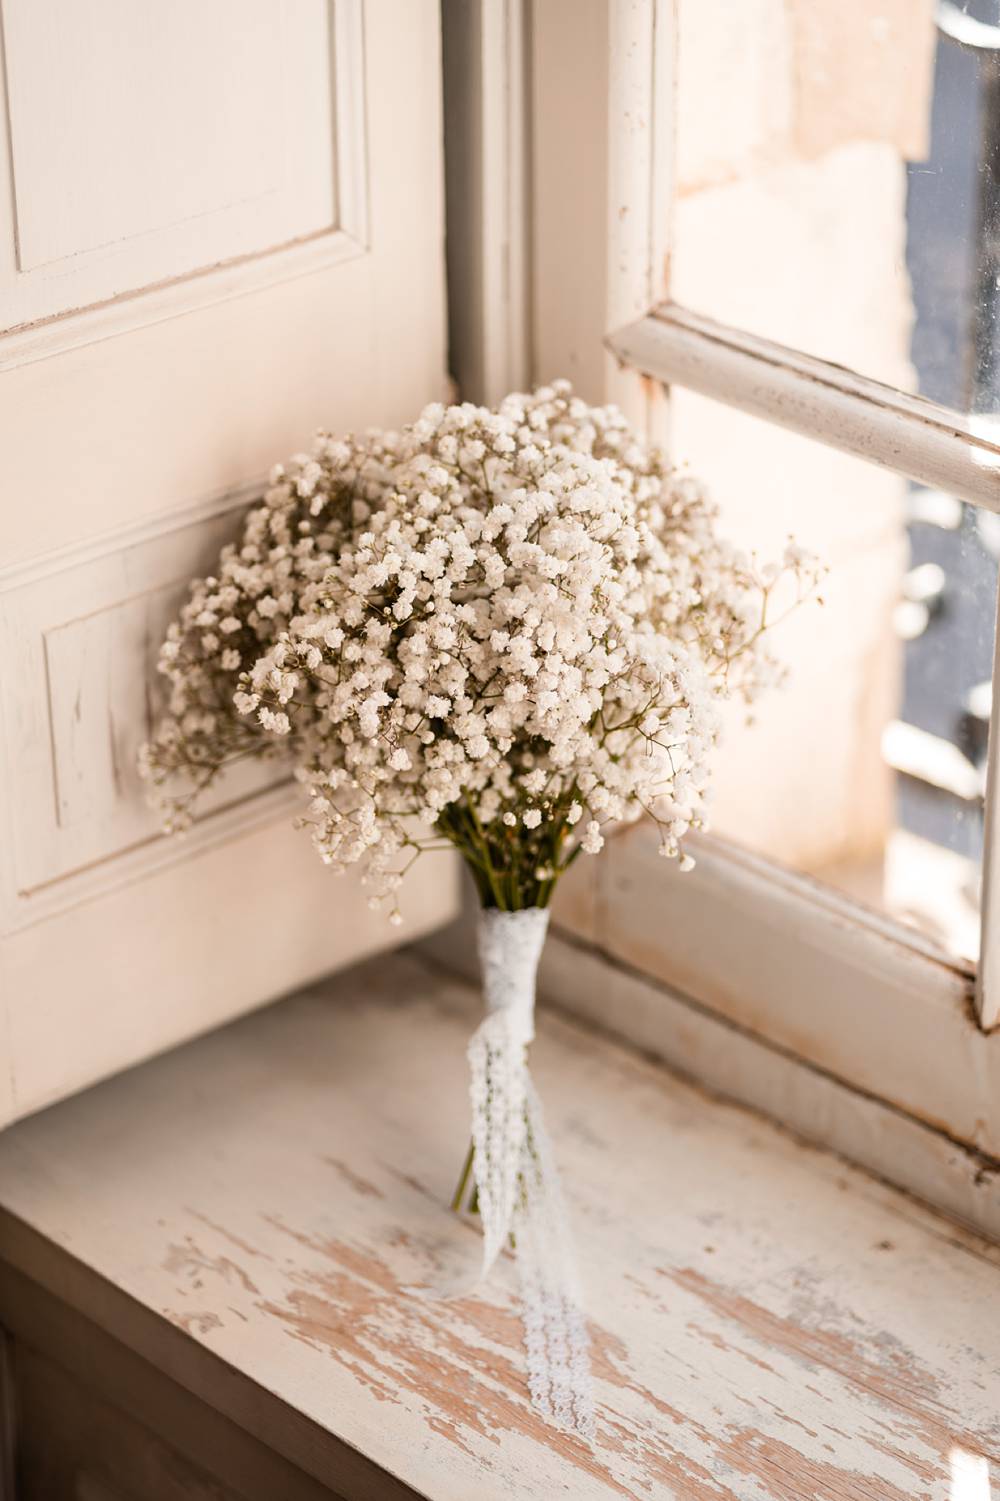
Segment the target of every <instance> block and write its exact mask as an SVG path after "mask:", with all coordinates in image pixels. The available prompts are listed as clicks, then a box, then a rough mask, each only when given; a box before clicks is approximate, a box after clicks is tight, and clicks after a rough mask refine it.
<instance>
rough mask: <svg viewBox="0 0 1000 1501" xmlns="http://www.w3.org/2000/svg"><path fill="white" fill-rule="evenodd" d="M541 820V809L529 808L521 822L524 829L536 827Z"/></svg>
mask: <svg viewBox="0 0 1000 1501" xmlns="http://www.w3.org/2000/svg"><path fill="white" fill-rule="evenodd" d="M541 821H542V814H541V809H539V808H529V809H528V811H527V813H526V814H525V815H524V817H523V819H522V820H521V822H522V823H523V824H524V827H525V828H526V829H537V828H538V825H539V824H540V823H541Z"/></svg>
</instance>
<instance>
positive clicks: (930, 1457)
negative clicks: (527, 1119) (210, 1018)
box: [0, 955, 1000, 1501]
mask: <svg viewBox="0 0 1000 1501" xmlns="http://www.w3.org/2000/svg"><path fill="white" fill-rule="evenodd" d="M476 1010H477V1001H476V997H475V995H474V994H473V992H472V991H471V990H470V989H469V988H468V987H466V986H465V985H463V984H462V983H461V982H459V981H456V980H453V979H449V978H448V977H447V976H445V975H443V974H441V973H439V972H437V971H435V970H433V969H431V968H429V967H428V966H427V965H426V964H425V963H424V962H422V961H420V960H418V959H416V958H414V957H411V956H407V955H402V956H397V957H393V958H388V959H379V960H377V961H374V962H372V963H370V964H368V965H366V966H364V967H362V968H359V969H356V970H354V971H352V972H350V973H348V974H345V975H342V976H339V977H337V978H335V979H332V980H330V981H329V982H327V983H325V984H323V985H319V986H316V987H314V988H312V989H310V990H309V991H307V992H304V993H302V994H300V995H298V996H296V997H293V998H291V999H290V1000H287V1001H285V1002H283V1003H281V1004H279V1005H277V1006H274V1007H272V1008H269V1009H268V1010H266V1011H263V1012H261V1013H259V1014H257V1015H255V1016H253V1017H250V1018H247V1019H244V1020H243V1021H240V1022H238V1023H235V1024H233V1025H232V1026H230V1027H227V1028H226V1029H224V1030H223V1031H220V1032H217V1033H215V1034H213V1035H211V1036H208V1037H205V1038H202V1039H201V1040H199V1041H197V1042H195V1043H192V1044H190V1045H189V1046H187V1047H185V1048H183V1049H180V1050H178V1051H177V1052H174V1053H172V1054H169V1055H167V1056H165V1057H163V1058H161V1059H158V1060H156V1061H155V1062H153V1063H150V1064H147V1065H145V1066H143V1067H142V1068H139V1069H136V1070H133V1071H132V1072H131V1073H129V1074H126V1075H124V1076H121V1077H119V1078H117V1079H114V1080H112V1081H110V1082H109V1083H106V1084H102V1085H100V1086H98V1087H96V1088H95V1089H93V1090H91V1091H89V1092H88V1093H87V1094H85V1095H82V1096H79V1097H77V1098H75V1099H73V1100H70V1101H68V1102H66V1103H64V1104H62V1105H59V1106H57V1107H55V1108H53V1109H52V1110H50V1111H48V1112H46V1113H44V1114H42V1115H39V1116H36V1117H34V1118H33V1119H30V1120H27V1121H24V1122H22V1123H21V1124H20V1125H18V1126H16V1127H14V1128H13V1129H11V1130H10V1131H8V1132H7V1133H6V1135H5V1136H3V1137H2V1138H0V1321H2V1323H3V1325H4V1326H5V1327H6V1329H7V1330H8V1331H9V1348H8V1352H7V1353H8V1360H7V1380H8V1384H9V1386H10V1387H11V1389H12V1392H13V1400H12V1401H11V1402H8V1404H7V1412H8V1425H7V1426H8V1440H9V1443H10V1444H11V1446H12V1447H13V1450H14V1462H15V1464H16V1466H17V1468H18V1470H19V1475H20V1483H21V1489H20V1490H19V1491H18V1496H19V1498H23V1501H43V1498H44V1501H56V1498H61V1497H63V1496H66V1497H75V1498H79V1501H160V1498H165V1501H181V1498H187V1501H190V1498H192V1497H196V1498H198V1501H209V1498H211V1501H233V1498H241V1501H299V1498H310V1501H311V1498H318V1497H320V1496H329V1495H334V1496H341V1497H344V1498H350V1501H355V1498H364V1501H375V1498H380V1501H381V1498H395V1497H404V1496H411V1495H416V1496H422V1497H427V1498H433V1501H473V1498H475V1501H491V1498H500V1497H503V1498H505V1501H506V1498H527V1497H532V1498H534V1497H538V1498H541V1501H549V1498H554V1497H557V1496H566V1497H571V1498H573V1501H598V1498H600V1501H611V1498H620V1497H629V1498H636V1501H660V1498H664V1501H666V1498H668V1497H669V1498H681V1501H686V1498H697V1501H809V1498H823V1501H827V1498H829V1501H855V1498H856V1501H862V1498H864V1501H916V1498H925V1497H926V1498H935V1501H943V1498H945V1497H947V1495H948V1483H949V1473H950V1466H951V1463H952V1460H951V1458H950V1455H951V1453H952V1451H953V1450H954V1449H959V1450H961V1451H962V1452H963V1453H965V1454H969V1455H973V1456H986V1457H987V1458H988V1459H989V1461H990V1463H991V1465H992V1466H993V1470H992V1475H993V1480H994V1485H995V1486H996V1485H998V1484H1000V1317H998V1314H997V1309H998V1307H1000V1250H998V1249H997V1248H995V1247H991V1246H989V1245H988V1244H987V1243H986V1242H984V1241H980V1240H978V1239H977V1238H976V1237H974V1236H972V1235H971V1234H966V1233H964V1232H962V1231H960V1230H958V1229H956V1228H955V1227H954V1226H953V1225H951V1224H950V1223H949V1222H947V1221H945V1220H942V1219H938V1218H937V1217H936V1216H935V1215H934V1214H932V1213H931V1212H929V1211H925V1210H923V1209H921V1208H920V1207H919V1206H917V1205H915V1204H914V1203H913V1202H912V1201H911V1200H909V1199H907V1198H906V1197H905V1196H904V1195H902V1194H897V1193H896V1192H895V1191H893V1190H891V1189H889V1188H887V1187H885V1186H883V1185H880V1184H878V1183H876V1182H875V1181H874V1180H872V1179H870V1178H868V1177H867V1176H866V1175H865V1174H864V1173H862V1172H860V1171H858V1170H854V1169H851V1168H849V1167H846V1166H845V1165H844V1164H843V1163H842V1162H841V1161H839V1160H838V1159H837V1158H834V1157H832V1156H829V1155H826V1154H824V1153H822V1152H819V1151H814V1150H811V1149H809V1148H806V1147H803V1146H801V1145H799V1144H797V1143H796V1142H794V1141H793V1140H791V1139H790V1138H789V1137H787V1136H785V1135H784V1134H783V1133H781V1132H780V1131H779V1130H778V1129H776V1128H775V1127H773V1126H770V1125H768V1124H767V1123H765V1122H764V1121H762V1120H760V1119H758V1118H757V1117H755V1116H754V1115H752V1114H750V1113H748V1112H746V1111H743V1110H740V1109H737V1108H735V1107H728V1106H725V1105H722V1104H720V1103H719V1102H718V1101H715V1100H712V1099H709V1098H708V1097H706V1096H705V1095H703V1094H702V1093H700V1092H699V1091H698V1090H697V1089H695V1088H692V1087H691V1086H689V1085H687V1084H683V1083H681V1082H679V1081H678V1080H677V1079H676V1078H674V1077H673V1076H671V1075H670V1074H669V1073H667V1072H665V1071H663V1070H660V1069H658V1068H657V1067H655V1066H654V1065H652V1064H650V1063H648V1062H646V1061H643V1060H641V1059H640V1058H638V1057H637V1056H635V1055H634V1054H632V1053H630V1052H629V1051H627V1050H626V1049H624V1048H619V1047H617V1046H615V1045H613V1044H610V1043H608V1042H606V1041H603V1040H601V1039H600V1038H598V1037H596V1036H593V1035H591V1034H589V1033H587V1032H585V1031H583V1030H579V1029H577V1028H576V1027H575V1026H574V1025H573V1024H571V1023H569V1022H567V1021H565V1020H561V1019H559V1018H555V1017H551V1016H543V1017H542V1019H541V1024H540V1035H539V1038H538V1040H537V1042H536V1044H535V1046H534V1050H533V1051H534V1068H535V1073H536V1077H537V1080H538V1083H539V1086H540V1089H541V1092H542V1096H543V1098H544V1100H545V1104H546V1109H547V1113H548V1116H549V1120H550V1124H551V1127H552V1131H553V1135H554V1137H555V1139H556V1143H557V1148H558V1151H559V1156H560V1159H561V1163H562V1166H563V1169H564V1173H565V1178H566V1182H567V1187H568V1190H569V1196H570V1200H571V1203H572V1206H573V1211H574V1218H575V1223H576V1228H577V1235H578V1241H579V1247H580V1256H581V1262H582V1271H583V1277H584V1282H585V1285H586V1289H587V1297H588V1304H589V1309H590V1312H591V1316H592V1328H593V1338H594V1357H595V1370H596V1377H597V1398H598V1439H597V1443H596V1445H595V1447H594V1449H593V1451H591V1450H589V1449H588V1448H587V1447H586V1446H585V1445H583V1444H582V1443H581V1442H578V1441H576V1440H573V1439H570V1438H567V1437H566V1436H564V1435H561V1434H559V1433H558V1432H556V1431H554V1430H552V1429H550V1428H549V1427H548V1426H547V1425H546V1424H545V1423H544V1422H542V1421H540V1420H539V1419H538V1418H537V1417H536V1416H535V1414H534V1413H533V1412H532V1410H531V1408H530V1406H529V1404H528V1399H527V1390H526V1385H525V1378H524V1362H523V1354H522V1348H521V1331H520V1326H519V1322H518V1318H517V1313H516V1301H515V1299H514V1290H513V1286H512V1278H511V1268H510V1267H509V1266H507V1267H506V1268H504V1270H503V1275H502V1276H501V1277H500V1278H499V1279H497V1280H496V1281H494V1282H493V1283H491V1284H490V1285H489V1286H487V1287H486V1288H484V1289H482V1290H481V1291H479V1292H477V1293H476V1294H474V1295H472V1296H466V1297H463V1298H461V1299H459V1300H457V1301H451V1302H448V1301H441V1300H438V1299H435V1298H434V1297H432V1296H428V1295H427V1289H429V1288H431V1287H433V1286H434V1285H436V1284H438V1283H439V1282H440V1281H441V1279H442V1278H444V1277H446V1276H448V1275H450V1274H452V1273H453V1272H454V1271H455V1270H456V1269H457V1268H459V1267H460V1266H462V1265H466V1266H472V1265H474V1263H475V1257H476V1254H477V1252H478V1244H477V1235H476V1231H475V1229H474V1227H472V1226H470V1225H468V1224H467V1223H465V1222H463V1221H461V1220H459V1219H458V1218H457V1217H455V1216H453V1215H450V1214H449V1213H448V1212H447V1211H446V1210H445V1209H444V1208H443V1207H442V1206H443V1205H444V1204H446V1203H447V1201H448V1198H449V1195H450V1193H451V1190H452V1188H453V1185H454V1178H455V1175H456V1173H457V1170H458V1168H459V1166H460V1164H461V1160H462V1156H463V1152H464V1147H465V1142H466V1134H467V1106H466V1097H465V1089H466V1080H465V1073H464V1048H465V1042H466V1039H467V1036H468V1032H469V1029H470V1026H471V1025H472V1022H473V1020H474V1017H475V1015H476ZM2 1479H3V1477H2V1476H0V1495H5V1494H6V1493H5V1492H4V1491H3V1489H2ZM8 1480H9V1475H8Z"/></svg>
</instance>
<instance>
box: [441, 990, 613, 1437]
mask: <svg viewBox="0 0 1000 1501" xmlns="http://www.w3.org/2000/svg"><path fill="white" fill-rule="evenodd" d="M468 1053H469V1064H470V1069H471V1086H470V1092H471V1096H472V1140H473V1148H474V1157H473V1161H474V1169H475V1175H476V1185H477V1188H478V1191H479V1210H480V1214H481V1216H482V1221H483V1266H482V1274H481V1275H482V1276H483V1277H486V1275H487V1274H488V1273H489V1271H490V1269H491V1268H492V1266H493V1264H494V1262H495V1261H496V1258H497V1257H498V1256H499V1254H500V1252H501V1251H502V1250H503V1248H504V1246H505V1245H506V1243H507V1241H508V1238H510V1237H513V1239H514V1243H515V1252H516V1257H517V1269H518V1277H519V1281H520V1285H521V1297H522V1304H523V1317H524V1329H525V1347H526V1353H527V1362H528V1383H529V1387H530V1390H531V1398H532V1402H533V1403H534V1405H535V1407H536V1408H537V1409H538V1411H539V1412H541V1413H542V1414H543V1416H545V1417H546V1418H549V1419H550V1420H551V1421H552V1422H555V1423H558V1424H559V1425H560V1426H562V1427H564V1428H567V1429H570V1430H571V1431H573V1432H576V1433H579V1434H581V1435H582V1436H583V1437H585V1438H588V1439H590V1438H592V1437H593V1432H594V1404H593V1395H592V1389H591V1380H590V1362H589V1354H588V1351H589V1341H588V1338H587V1331H586V1324H585V1321H584V1318H583V1313H582V1311H581V1300H580V1289H579V1280H578V1277H577V1271H576V1261H575V1257H574V1254H573V1244H572V1237H571V1234H570V1230H569V1221H568V1217H567V1213H566V1206H565V1202H564V1199H563V1193H562V1185H561V1183H560V1181H559V1174H558V1171H557V1169H556V1165H555V1160H554V1157H553V1154H552V1148H551V1145H550V1142H549V1137H548V1132H547V1131H546V1128H545V1119H544V1116H543V1114H542V1107H541V1102H540V1101H539V1099H538V1096H537V1094H536V1093H535V1090H534V1086H533V1085H532V1083H531V1081H530V1078H529V1075H528V1067H527V1061H526V1056H525V1044H524V1041H523V1034H520V1033H518V1031H517V1030H516V1029H515V1028H514V1027H513V1026H512V1025H511V1024H510V1019H509V1017H508V1016H507V1014H505V1013H503V1012H496V1013H494V1014H493V1015H491V1016H489V1017H487V1019H486V1020H485V1021H484V1022H483V1023H482V1025H481V1026H480V1027H479V1028H478V1029H477V1031H476V1032H475V1033H474V1034H473V1037H472V1040H471V1041H470V1043H469V1049H468Z"/></svg>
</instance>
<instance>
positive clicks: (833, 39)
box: [670, 0, 934, 869]
mask: <svg viewBox="0 0 1000 1501" xmlns="http://www.w3.org/2000/svg"><path fill="white" fill-rule="evenodd" d="M677 17H678V25H677V52H676V70H677V96H676V97H677V102H676V151H675V191H674V201H673V236H672V255H671V267H670V295H671V296H672V297H673V298H674V299H676V300H677V301H678V302H680V303H682V304H684V305H686V306H689V307H692V308H694V309H696V310H697V311H700V312H705V313H708V314H710V315H711V316H713V317H715V318H718V319H719V320H720V321H723V322H726V323H731V324H734V325H736V326H738V327H740V328H744V329H747V330H749V331H751V332H754V333H760V334H762V335H764V336H766V337H769V338H772V339H776V340H778V341H779V342H782V343H785V344H788V345H790V346H793V347H796V348H799V349H802V350H805V351H807V352H809V353H812V354H816V355H819V356H822V357H824V358H827V359H832V360H834V361H836V362H838V363H841V364H844V365H847V366H850V367H853V368H855V369H857V370H859V371H861V372H862V373H864V374H866V375H871V376H874V377H876V378H878V379H881V380H884V381H887V382H889V383H891V384H894V385H901V386H904V387H906V386H911V385H912V381H913V377H912V371H911V369H910V366H909V363H908V348H909V340H910V329H911V319H912V308H911V299H910V289H909V285H908V281H907V278H906V272H905V227H906V226H905V187H906V183H905V165H904V163H905V159H906V158H919V157H920V156H922V155H923V154H924V152H925V150H926V139H927V127H928V123H929V108H930V88H931V65H932V60H933V44H934V28H933V19H932V6H931V4H930V3H929V0H886V3H883V4H880V5H879V6H878V7H877V8H876V7H872V6H871V5H870V4H869V3H868V0H839V3H833V0H829V3H828V0H747V3H745V4H740V5H734V4H732V3H731V0H680V4H679V8H678V12H677ZM671 406H672V433H673V443H674V452H675V456H676V457H677V459H678V461H680V462H687V463H689V464H690V466H691V468H692V469H693V470H695V471H696V472H697V473H699V474H700V475H702V476H703V477H704V478H705V479H706V480H707V481H708V483H709V485H710V486H711V489H712V491H713V493H714V494H715V495H716V497H717V499H718V500H719V502H720V504H721V506H722V511H723V517H724V524H725V528H726V530H727V531H728V532H729V533H730V534H731V535H732V536H734V537H735V538H736V540H738V541H739V542H740V543H741V544H742V545H744V546H745V547H747V548H748V549H752V548H756V549H758V550H759V551H760V553H761V554H762V555H763V556H764V557H767V556H769V555H774V554H775V553H776V552H780V550H781V548H782V546H783V544H784V540H785V538H786V537H787V535H788V534H789V533H794V534H795V536H796V537H797V538H798V539H799V540H800V541H801V542H802V543H804V544H805V545H807V546H809V547H811V548H814V549H815V550H816V551H817V552H819V553H820V554H821V556H822V557H823V559H824V560H825V561H826V563H827V564H828V565H829V567H830V570H831V572H830V576H829V579H828V581H827V584H826V586H825V588H824V590H823V596H824V599H825V605H824V607H823V608H822V609H818V608H816V607H814V606H810V607H808V608H807V609H805V610H804V611H802V612H800V613H799V614H798V615H796V617H795V618H794V620H793V621H792V622H790V624H789V626H788V628H787V629H785V630H782V631H778V632H776V633H775V647H776V650H777V651H778V652H779V653H780V655H781V656H782V657H783V658H785V659H786V660H787V661H788V663H789V666H790V669H791V678H790V682H789V684H788V686H787V687H786V689H785V690H784V691H783V692H782V693H780V694H775V695H773V696H771V697H770V698H769V699H768V700H767V701H766V703H765V704H764V705H762V707H761V712H760V718H759V723H758V724H756V725H755V726H754V727H753V728H750V729H746V728H744V727H743V716H742V715H741V714H738V713H731V714H729V716H728V730H729V733H728V743H727V744H726V746H725V747H724V748H723V750H722V752H721V754H720V756H719V761H718V769H717V777H716V802H715V809H714V813H713V827H714V828H715V829H716V830H718V831H719V832H722V833H728V834H732V835H734V836H737V837H739V838H740V839H743V840H745V841H746V842H748V843H749V844H751V845H753V846H755V847H756V848H759V849H761V850H764V851H766V852H767V853H769V854H773V855H775V856H777V857H779V858H781V859H784V860H787V861H789V862H791V863H793V864H796V865H799V866H804V867H806V868H812V869H816V868H821V867H822V866H824V865H825V864H827V863H828V862H831V861H834V860H841V859H853V858H866V857H869V856H872V855H876V854H877V853H878V852H879V851H880V849H881V847H882V844H883V841H884V838H885V835H886V833H887V831H888V828H889V822H890V818H891V813H892V800H891V784H890V780H889V776H890V774H889V773H888V772H887V770H886V768H885V767H884V765H883V763H882V759H881V756H880V754H879V740H880V735H881V730H882V727H883V725H884V724H885V722H886V721H887V720H888V719H890V718H891V717H892V716H893V715H894V713H895V711H896V706H897V703H898V698H899V684H900V674H901V648H900V646H899V644H898V643H897V641H896V639H895V637H894V635H893V632H892V626H891V613H892V609H893V605H894V603H895V601H896V599H897V597H898V592H899V584H900V578H901V574H902V571H903V569H904V567H905V559H906V551H905V539H904V527H903V520H904V518H903V501H904V495H905V484H904V482H903V481H902V480H901V479H899V478H898V477H896V476H894V475H892V474H889V473H886V472H883V471H881V470H878V469H875V468H874V467H872V466H868V465H865V464H862V463H860V462H859V461H857V460H855V459H852V458H848V457H846V456H844V455H842V454H839V453H836V452H834V451H833V450H830V449H827V448H824V447H822V446H821V445H818V444H814V443H810V442H808V441H806V440H805V439H802V438H799V437H797V436H794V435H792V434H789V433H787V432H785V431H783V430H781V429H778V428H775V427H772V426H770V425H768V424H766V423H764V422H761V421H758V420H756V419H753V418H750V417H746V416H744V415H742V414H741V413H738V412H735V411H731V410H729V409H727V408H725V407H723V406H720V405H717V404H715V403H713V402H710V401H708V400H706V399H705V398H702V397H699V396H696V395H693V394H692V393H690V392H686V391H683V390H680V389H675V390H674V391H673V392H672V393H671Z"/></svg>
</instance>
